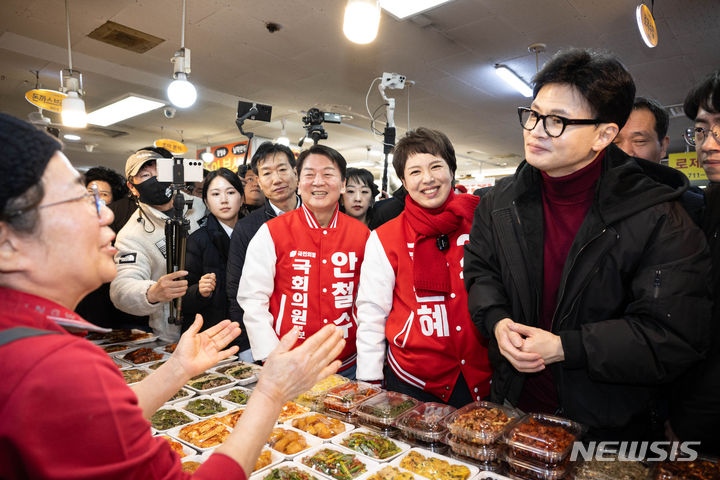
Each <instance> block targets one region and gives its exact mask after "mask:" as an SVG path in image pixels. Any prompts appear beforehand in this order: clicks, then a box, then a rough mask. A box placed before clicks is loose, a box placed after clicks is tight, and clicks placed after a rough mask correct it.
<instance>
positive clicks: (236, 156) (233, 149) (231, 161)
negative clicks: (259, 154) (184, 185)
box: [196, 140, 252, 171]
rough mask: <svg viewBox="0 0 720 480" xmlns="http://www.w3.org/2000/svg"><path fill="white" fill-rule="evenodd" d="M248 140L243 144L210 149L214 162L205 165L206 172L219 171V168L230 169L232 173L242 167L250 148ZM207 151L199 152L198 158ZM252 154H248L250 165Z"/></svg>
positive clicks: (237, 143)
mask: <svg viewBox="0 0 720 480" xmlns="http://www.w3.org/2000/svg"><path fill="white" fill-rule="evenodd" d="M247 145H248V142H247V140H243V141H241V142H235V143H228V144H225V145H215V146H214V147H210V151H211V152H212V154H213V156H214V158H213V160H212V162H207V163H205V165H204V168H205V170H210V171H213V170H217V169H218V168H229V169H230V170H232V171H235V170H237V168H238V166H240V165H242V163H243V160H244V159H245V150H246V149H247V148H248V146H247ZM204 151H205V149H202V150H198V151H197V152H196V155H197V158H200V155H201V154H202V153H203V152H204ZM251 157H252V152H248V164H250V158H251Z"/></svg>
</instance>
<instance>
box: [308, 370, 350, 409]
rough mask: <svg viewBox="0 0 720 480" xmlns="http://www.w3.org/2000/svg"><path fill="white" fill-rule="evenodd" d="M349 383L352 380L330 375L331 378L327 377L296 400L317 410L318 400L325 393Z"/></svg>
mask: <svg viewBox="0 0 720 480" xmlns="http://www.w3.org/2000/svg"><path fill="white" fill-rule="evenodd" d="M349 381H350V380H348V379H347V378H345V377H343V376H342V375H338V374H333V375H330V376H329V377H326V378H324V379H322V380H320V381H319V382H318V383H316V384H315V385H313V387H312V388H311V389H310V390H308V391H307V392H305V393H303V394H301V395H300V396H299V397H298V398H296V399H295V402H297V403H299V404H300V405H304V406H306V407H308V408H315V406H316V404H317V403H318V400H319V399H320V398H321V397H322V396H323V394H324V393H325V392H327V391H328V390H330V389H331V388H333V387H337V386H339V385H343V384H346V383H348V382H349Z"/></svg>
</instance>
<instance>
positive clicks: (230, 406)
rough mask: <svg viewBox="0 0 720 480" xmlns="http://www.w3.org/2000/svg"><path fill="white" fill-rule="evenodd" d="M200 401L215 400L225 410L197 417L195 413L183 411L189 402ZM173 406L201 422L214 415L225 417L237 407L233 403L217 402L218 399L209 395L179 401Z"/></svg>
mask: <svg viewBox="0 0 720 480" xmlns="http://www.w3.org/2000/svg"><path fill="white" fill-rule="evenodd" d="M200 399H208V400H215V401H216V402H220V404H221V405H222V406H223V407H225V410H223V411H222V412H216V413H213V414H211V415H198V414H197V413H193V412H191V411H188V410H185V406H186V405H187V404H188V403H189V402H192V401H194V400H200ZM174 406H175V408H178V409H180V410H182V411H183V412H187V413H189V414H191V415H195V416H196V417H197V418H199V419H201V420H203V419H206V418H210V417H214V416H216V415H217V416H220V415H225V414H226V413H229V412H230V411H231V410H235V409H236V408H237V406H235V404H234V403H230V402H226V401H225V400H219V399H217V398H215V397H211V396H210V395H199V396H197V397H193V398H189V399H187V400H183V401H181V402H176V403H175V405H174Z"/></svg>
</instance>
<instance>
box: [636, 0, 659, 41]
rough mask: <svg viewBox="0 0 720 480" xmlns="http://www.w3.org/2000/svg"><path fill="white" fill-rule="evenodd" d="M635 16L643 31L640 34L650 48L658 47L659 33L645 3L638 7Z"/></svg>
mask: <svg viewBox="0 0 720 480" xmlns="http://www.w3.org/2000/svg"><path fill="white" fill-rule="evenodd" d="M635 15H636V16H637V22H638V27H639V28H640V29H641V30H640V33H641V35H642V37H643V40H645V43H646V44H647V46H648V47H650V48H652V47H657V44H658V31H657V26H656V25H655V19H654V18H653V15H652V12H651V11H650V9H649V8H648V7H647V5H645V4H644V3H643V4H641V5H638V7H637V10H636V12H635Z"/></svg>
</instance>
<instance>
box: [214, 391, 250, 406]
mask: <svg viewBox="0 0 720 480" xmlns="http://www.w3.org/2000/svg"><path fill="white" fill-rule="evenodd" d="M251 394H252V390H248V389H247V388H242V387H235V388H233V389H230V390H221V391H219V392H215V393H213V397H215V398H219V399H221V400H225V401H227V402H232V403H234V404H236V405H241V406H245V405H246V404H247V401H248V400H249V399H250V395H251Z"/></svg>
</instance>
